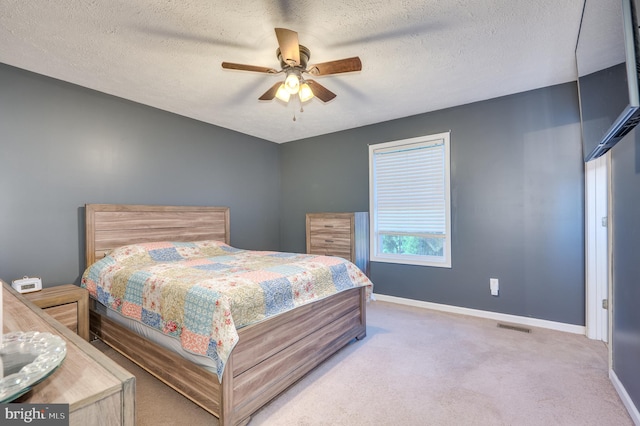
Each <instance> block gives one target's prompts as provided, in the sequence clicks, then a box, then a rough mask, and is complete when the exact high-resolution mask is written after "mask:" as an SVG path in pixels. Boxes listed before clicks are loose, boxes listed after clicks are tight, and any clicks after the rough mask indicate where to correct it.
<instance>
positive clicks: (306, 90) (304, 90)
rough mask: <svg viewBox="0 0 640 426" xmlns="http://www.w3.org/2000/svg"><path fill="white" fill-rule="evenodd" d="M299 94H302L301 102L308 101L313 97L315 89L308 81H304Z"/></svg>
mask: <svg viewBox="0 0 640 426" xmlns="http://www.w3.org/2000/svg"><path fill="white" fill-rule="evenodd" d="M298 95H299V96H300V101H301V102H307V101H310V100H311V99H312V98H313V91H312V90H311V87H309V85H308V84H307V83H302V84H301V85H300V92H299V93H298Z"/></svg>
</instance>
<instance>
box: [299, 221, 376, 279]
mask: <svg viewBox="0 0 640 426" xmlns="http://www.w3.org/2000/svg"><path fill="white" fill-rule="evenodd" d="M306 239H307V253H309V254H319V255H324V256H338V257H342V258H344V259H347V260H348V261H350V262H352V263H354V264H355V265H356V266H357V267H358V268H360V269H361V270H362V272H364V273H365V274H366V275H367V276H369V213H368V212H354V213H307V215H306Z"/></svg>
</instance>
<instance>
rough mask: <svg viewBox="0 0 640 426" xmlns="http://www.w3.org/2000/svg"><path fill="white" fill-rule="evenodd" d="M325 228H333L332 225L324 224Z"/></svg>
mask: <svg viewBox="0 0 640 426" xmlns="http://www.w3.org/2000/svg"><path fill="white" fill-rule="evenodd" d="M324 227H325V228H333V225H325V226H324Z"/></svg>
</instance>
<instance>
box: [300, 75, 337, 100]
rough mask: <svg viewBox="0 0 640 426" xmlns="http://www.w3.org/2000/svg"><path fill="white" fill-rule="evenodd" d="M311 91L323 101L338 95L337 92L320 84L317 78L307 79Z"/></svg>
mask: <svg viewBox="0 0 640 426" xmlns="http://www.w3.org/2000/svg"><path fill="white" fill-rule="evenodd" d="M305 81H306V82H307V84H308V85H309V87H310V88H311V91H312V92H313V96H315V97H316V98H318V99H320V100H321V101H322V102H329V101H330V100H331V99H333V98H335V97H336V94H335V93H333V92H332V91H330V90H329V89H327V88H326V87H324V86H323V85H321V84H319V83H318V82H317V81H315V80H305Z"/></svg>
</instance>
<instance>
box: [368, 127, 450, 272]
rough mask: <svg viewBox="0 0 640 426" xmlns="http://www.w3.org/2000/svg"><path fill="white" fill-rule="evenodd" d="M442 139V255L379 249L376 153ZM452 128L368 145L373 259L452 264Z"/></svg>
mask: <svg viewBox="0 0 640 426" xmlns="http://www.w3.org/2000/svg"><path fill="white" fill-rule="evenodd" d="M438 141H442V143H443V145H444V155H443V156H444V158H443V163H444V164H443V166H444V167H443V168H444V198H445V200H444V205H445V207H444V209H445V214H444V219H445V226H444V228H445V237H444V253H443V256H426V255H411V254H394V253H378V245H379V242H378V218H377V211H378V210H377V200H376V192H375V187H374V183H375V176H374V173H375V170H374V154H375V153H376V151H380V150H389V149H393V148H396V147H400V146H405V145H423V144H425V143H437V142H438ZM450 145H451V132H450V131H448V132H443V133H436V134H432V135H425V136H418V137H415V138H409V139H401V140H395V141H390V142H383V143H379V144H371V145H369V212H370V216H371V226H370V231H369V232H370V239H369V241H370V252H371V254H370V260H371V261H372V262H384V263H397V264H407V265H419V266H433V267H441V268H451V242H452V235H451V155H450V154H451V147H450Z"/></svg>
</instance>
